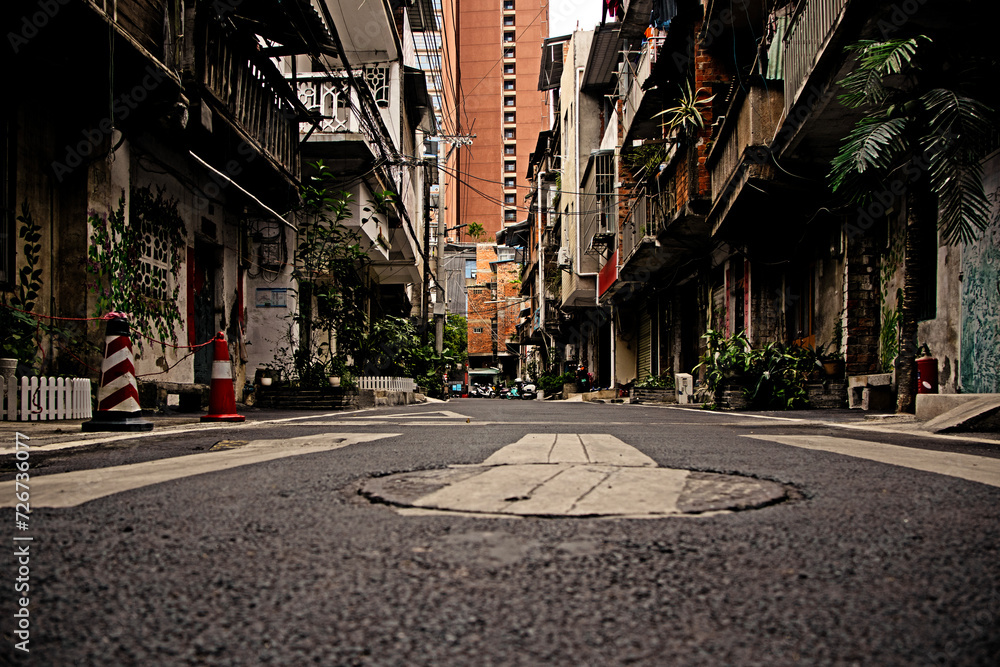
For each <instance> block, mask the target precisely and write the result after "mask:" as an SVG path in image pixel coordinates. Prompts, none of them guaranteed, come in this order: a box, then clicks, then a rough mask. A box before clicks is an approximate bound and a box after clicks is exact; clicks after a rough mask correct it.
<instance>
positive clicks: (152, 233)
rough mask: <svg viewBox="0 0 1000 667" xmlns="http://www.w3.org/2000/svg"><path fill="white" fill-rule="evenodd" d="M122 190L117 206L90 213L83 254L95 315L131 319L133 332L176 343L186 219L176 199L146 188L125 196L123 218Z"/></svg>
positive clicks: (123, 197)
mask: <svg viewBox="0 0 1000 667" xmlns="http://www.w3.org/2000/svg"><path fill="white" fill-rule="evenodd" d="M125 205H126V204H125V191H124V190H122V194H121V197H120V198H119V200H118V208H117V209H115V210H114V211H111V212H110V213H108V214H107V215H104V214H98V213H94V212H92V213H91V214H90V216H89V218H88V222H89V224H90V228H91V243H90V247H89V248H88V252H87V255H88V257H87V267H86V268H87V273H88V274H89V275H90V277H91V281H90V282H89V283H88V289H89V290H90V291H91V292H92V293H93V294H95V295H96V299H95V303H94V311H95V314H97V315H105V314H107V313H109V312H112V311H118V312H125V313H128V314H129V315H130V318H129V321H130V324H131V326H132V327H133V329H136V330H138V331H139V332H141V333H143V334H146V335H149V336H153V337H155V338H157V339H159V340H162V341H166V340H176V337H177V334H176V327H177V325H178V324H179V323H180V322H181V314H180V310H179V309H178V308H177V297H178V295H179V294H180V280H178V275H179V273H180V267H181V260H182V257H183V254H184V251H185V248H186V244H185V240H184V237H185V228H184V220H183V219H182V218H181V216H180V214H179V213H178V212H177V200H175V199H171V198H169V197H165V196H164V192H163V189H162V188H158V189H157V190H156V191H155V192H154V191H153V190H152V189H151V188H149V187H148V186H143V187H133V188H132V189H131V191H130V193H129V203H128V206H129V216H128V220H126V217H125Z"/></svg>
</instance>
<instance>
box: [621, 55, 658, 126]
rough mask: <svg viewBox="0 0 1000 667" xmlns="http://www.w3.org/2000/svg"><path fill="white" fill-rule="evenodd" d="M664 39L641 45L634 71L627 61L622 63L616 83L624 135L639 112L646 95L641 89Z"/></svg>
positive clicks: (650, 72)
mask: <svg viewBox="0 0 1000 667" xmlns="http://www.w3.org/2000/svg"><path fill="white" fill-rule="evenodd" d="M664 39H665V38H664V37H653V38H650V39H648V40H647V41H646V42H645V43H644V44H643V45H642V51H641V53H640V54H639V62H638V63H636V65H635V69H634V70H633V69H632V66H631V64H630V63H629V62H628V60H626V61H624V62H623V63H622V76H621V77H620V78H619V81H618V92H619V94H620V95H622V96H623V98H624V100H625V103H624V105H623V107H624V108H623V113H622V116H623V118H622V125H623V128H622V131H623V132H624V133H625V134H626V135H627V134H628V131H629V128H631V127H632V121H633V120H634V119H635V115H636V113H637V112H638V111H639V105H640V104H641V103H642V98H643V96H644V95H646V91H645V90H643V89H642V86H643V84H644V83H646V80H647V79H648V78H649V76H650V74H652V72H653V65H654V64H655V63H656V59H657V57H658V56H659V53H660V47H661V46H663V41H664Z"/></svg>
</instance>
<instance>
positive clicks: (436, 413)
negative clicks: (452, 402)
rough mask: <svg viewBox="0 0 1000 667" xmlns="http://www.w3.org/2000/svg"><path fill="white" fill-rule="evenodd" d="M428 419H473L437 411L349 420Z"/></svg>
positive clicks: (380, 415) (381, 415)
mask: <svg viewBox="0 0 1000 667" xmlns="http://www.w3.org/2000/svg"><path fill="white" fill-rule="evenodd" d="M428 417H433V418H437V419H440V418H442V417H445V418H451V419H471V417H469V415H460V414H458V413H457V412H452V411H451V410H436V411H434V412H406V413H403V414H398V415H383V414H379V415H370V416H369V415H359V416H357V417H349V419H426V418H428Z"/></svg>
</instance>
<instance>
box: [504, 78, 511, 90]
mask: <svg viewBox="0 0 1000 667" xmlns="http://www.w3.org/2000/svg"><path fill="white" fill-rule="evenodd" d="M503 89H504V90H514V79H508V80H507V81H504V82H503Z"/></svg>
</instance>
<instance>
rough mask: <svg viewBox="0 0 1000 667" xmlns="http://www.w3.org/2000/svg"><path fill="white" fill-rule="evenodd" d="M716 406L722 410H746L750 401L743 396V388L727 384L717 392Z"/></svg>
mask: <svg viewBox="0 0 1000 667" xmlns="http://www.w3.org/2000/svg"><path fill="white" fill-rule="evenodd" d="M715 406H716V407H717V408H719V409H720V410H746V409H747V408H748V407H750V401H748V400H747V397H746V396H744V395H743V388H742V387H740V386H738V385H734V384H726V385H722V386H721V387H720V388H719V389H718V391H716V392H715Z"/></svg>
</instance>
